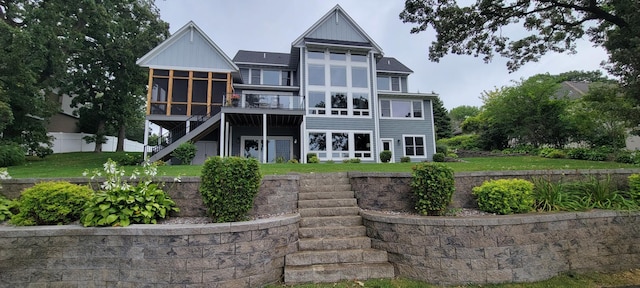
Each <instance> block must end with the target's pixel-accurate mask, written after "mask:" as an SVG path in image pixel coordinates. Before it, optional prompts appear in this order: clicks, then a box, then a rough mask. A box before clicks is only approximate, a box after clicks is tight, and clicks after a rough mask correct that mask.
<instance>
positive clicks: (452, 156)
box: [447, 152, 458, 159]
mask: <svg viewBox="0 0 640 288" xmlns="http://www.w3.org/2000/svg"><path fill="white" fill-rule="evenodd" d="M447 157H449V158H453V159H458V154H456V153H453V152H450V153H448V154H447Z"/></svg>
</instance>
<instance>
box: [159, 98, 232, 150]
mask: <svg viewBox="0 0 640 288" xmlns="http://www.w3.org/2000/svg"><path fill="white" fill-rule="evenodd" d="M216 108H217V109H216ZM218 113H220V108H219V107H218V106H211V113H209V114H206V115H193V116H191V117H189V119H187V120H186V121H185V124H186V123H189V125H188V126H189V131H193V130H194V129H196V128H198V126H200V125H202V123H204V122H207V120H209V118H211V117H212V116H213V115H216V114H218ZM185 135H187V125H181V126H179V127H175V128H173V129H171V130H169V131H167V132H165V133H163V134H162V135H160V137H159V138H158V145H156V146H154V147H153V148H152V149H151V155H154V154H156V153H158V152H160V151H161V150H162V149H164V148H167V147H168V146H169V145H171V144H172V143H173V142H175V141H177V140H178V139H180V138H182V137H184V136H185Z"/></svg>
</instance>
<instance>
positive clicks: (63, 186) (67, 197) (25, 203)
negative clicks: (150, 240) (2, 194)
mask: <svg viewBox="0 0 640 288" xmlns="http://www.w3.org/2000/svg"><path fill="white" fill-rule="evenodd" d="M93 194H94V193H93V190H92V189H91V188H90V187H89V186H81V185H76V184H71V183H69V182H64V181H57V182H42V183H38V184H36V185H34V186H33V187H30V188H27V189H25V190H23V191H22V193H21V194H20V198H18V200H17V201H16V202H17V203H16V206H17V208H18V211H19V212H18V213H17V214H16V215H14V216H13V217H12V218H11V223H12V224H14V225H18V226H31V225H64V224H69V223H71V222H74V221H77V220H79V219H80V215H81V213H82V207H83V206H84V205H85V203H87V201H89V200H90V199H91V197H92V196H93Z"/></svg>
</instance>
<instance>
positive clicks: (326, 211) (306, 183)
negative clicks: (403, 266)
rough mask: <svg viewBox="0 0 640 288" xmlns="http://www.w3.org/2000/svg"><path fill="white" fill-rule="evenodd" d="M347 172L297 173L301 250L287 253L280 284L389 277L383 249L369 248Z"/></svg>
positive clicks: (390, 271)
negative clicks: (282, 281)
mask: <svg viewBox="0 0 640 288" xmlns="http://www.w3.org/2000/svg"><path fill="white" fill-rule="evenodd" d="M354 196H355V195H354V192H353V191H352V190H351V184H349V177H348V176H347V173H332V174H317V173H313V174H303V175H300V192H299V194H298V211H299V212H300V216H301V220H300V229H299V235H298V236H299V242H298V246H299V251H298V252H296V253H293V254H289V255H287V256H286V257H285V268H284V282H285V283H287V284H293V283H309V282H314V283H318V282H337V281H340V280H353V279H359V280H365V279H372V278H393V277H394V268H393V265H392V264H391V263H389V262H388V258H387V252H386V251H383V250H377V249H372V248H371V239H370V238H369V237H367V235H366V228H365V226H364V225H362V218H361V217H360V215H359V211H360V208H358V204H357V200H356V199H355V197H354Z"/></svg>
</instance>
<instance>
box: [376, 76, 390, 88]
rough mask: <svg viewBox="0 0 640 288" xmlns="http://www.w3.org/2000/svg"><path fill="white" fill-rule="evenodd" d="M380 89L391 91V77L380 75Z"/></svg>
mask: <svg viewBox="0 0 640 288" xmlns="http://www.w3.org/2000/svg"><path fill="white" fill-rule="evenodd" d="M378 90H382V91H389V90H390V89H389V77H384V76H378Z"/></svg>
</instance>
